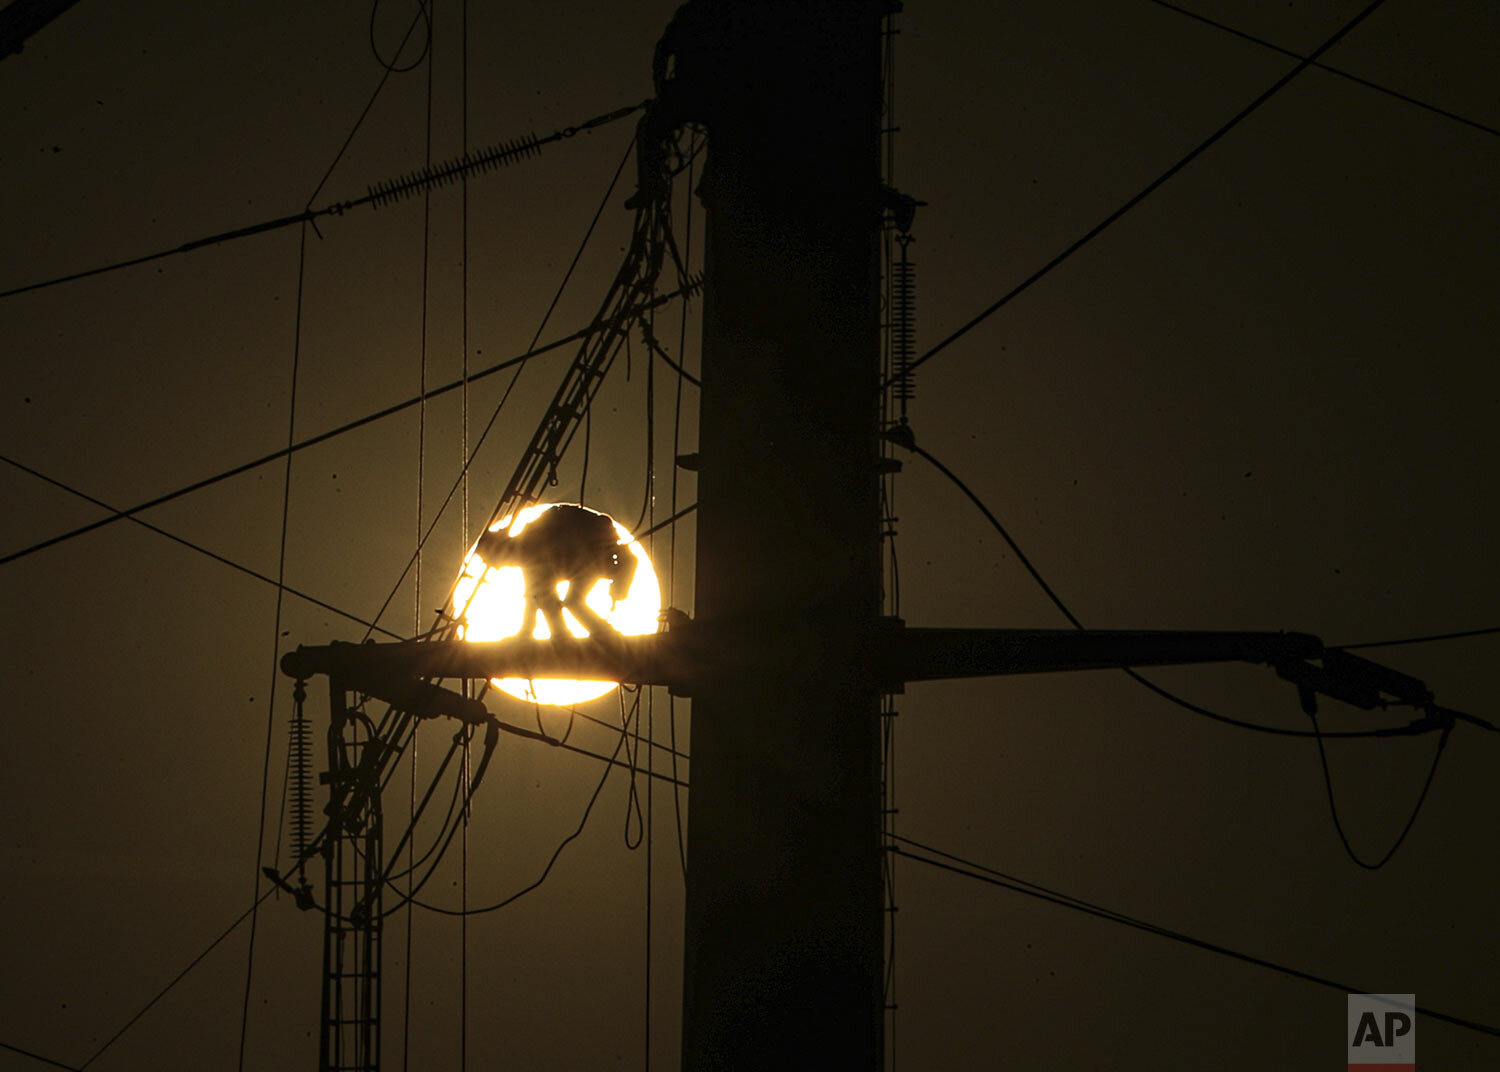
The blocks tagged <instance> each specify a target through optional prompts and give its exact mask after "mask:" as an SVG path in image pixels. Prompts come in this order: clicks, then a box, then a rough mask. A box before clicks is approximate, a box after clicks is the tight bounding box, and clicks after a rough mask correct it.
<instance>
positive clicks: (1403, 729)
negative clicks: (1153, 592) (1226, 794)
mask: <svg viewBox="0 0 1500 1072" xmlns="http://www.w3.org/2000/svg"><path fill="white" fill-rule="evenodd" d="M899 445H900V446H902V447H904V448H906V449H907V450H909V451H911V452H912V453H913V454H915V455H917V456H918V457H920V458H922V459H924V460H925V461H926V462H927V463H928V464H930V465H931V466H932V467H933V468H934V469H936V470H937V471H938V472H940V473H942V474H943V475H944V476H945V477H947V478H948V479H949V480H950V481H951V482H952V483H953V484H954V486H955V487H957V488H958V490H959V491H961V492H963V493H964V495H965V496H966V497H967V498H968V500H969V501H970V502H971V503H973V504H974V505H975V506H976V507H978V508H979V512H980V513H982V514H983V515H984V516H985V519H986V520H987V521H989V523H990V524H991V525H992V526H993V527H994V529H995V531H996V532H998V533H999V534H1000V538H1001V539H1003V540H1004V541H1005V543H1006V546H1008V547H1009V548H1010V549H1011V551H1012V552H1013V553H1014V554H1015V556H1016V558H1017V559H1019V560H1020V563H1021V565H1022V566H1024V567H1025V568H1026V572H1027V573H1029V574H1031V578H1032V580H1034V581H1036V583H1037V585H1038V586H1039V587H1040V588H1041V590H1042V591H1043V592H1044V593H1046V596H1047V598H1048V599H1049V600H1051V601H1052V605H1053V606H1054V607H1056V608H1057V609H1058V610H1059V611H1061V612H1062V616H1063V617H1064V618H1066V619H1067V620H1068V621H1069V623H1071V624H1072V626H1073V628H1075V629H1079V630H1083V629H1084V628H1085V627H1084V624H1083V622H1081V621H1080V620H1079V619H1078V616H1077V615H1075V614H1074V613H1073V612H1072V611H1071V610H1069V609H1068V605H1067V604H1066V603H1064V602H1063V601H1062V597H1061V596H1059V595H1058V594H1057V593H1056V592H1054V591H1053V590H1052V586H1051V585H1050V584H1048V583H1047V580H1046V578H1045V577H1043V576H1042V574H1041V572H1040V571H1039V570H1038V569H1037V568H1036V566H1034V565H1032V562H1031V559H1029V558H1027V557H1026V552H1024V551H1022V550H1021V545H1020V544H1018V543H1016V541H1015V539H1014V538H1012V536H1011V534H1010V533H1009V532H1008V531H1006V528H1005V526H1004V525H1002V524H1001V523H1000V519H999V518H997V517H996V516H995V515H994V513H992V512H991V510H990V508H989V507H988V506H986V505H985V504H984V500H983V499H981V498H980V497H979V496H978V495H976V494H975V493H974V491H973V490H972V489H971V488H970V487H969V486H968V485H967V484H965V483H964V482H963V481H962V480H961V479H960V478H959V476H958V474H957V473H955V472H954V471H953V470H952V469H949V468H948V467H947V466H946V465H944V464H943V463H942V462H940V461H938V459H937V458H935V457H933V456H932V455H931V454H929V453H928V452H927V451H925V450H923V449H922V448H921V447H919V446H917V444H916V441H915V440H914V439H910V438H908V439H907V440H905V441H903V442H900V443H899ZM1121 669H1122V670H1123V671H1124V673H1125V674H1126V675H1127V676H1128V677H1129V678H1130V679H1131V680H1132V681H1135V682H1136V683H1137V684H1139V685H1142V686H1144V687H1145V688H1147V689H1150V690H1151V691H1152V692H1154V693H1156V695H1158V696H1160V697H1161V698H1162V699H1164V700H1168V701H1170V702H1171V703H1174V704H1176V705H1177V706H1179V707H1181V708H1184V709H1185V710H1188V711H1192V712H1193V713H1194V714H1198V715H1202V716H1203V717H1205V718H1210V719H1213V720H1214V721H1215V722H1222V723H1224V724H1225V725H1228V726H1236V727H1238V728H1240V729H1246V730H1254V731H1255V732H1256V733H1268V734H1273V735H1275V736H1279V737H1316V738H1318V739H1319V740H1320V741H1321V740H1322V739H1324V738H1328V737H1407V736H1413V735H1416V734H1422V733H1429V732H1431V731H1432V730H1435V729H1438V728H1439V727H1440V725H1441V721H1440V720H1435V719H1419V720H1416V721H1414V722H1411V723H1408V724H1407V725H1405V726H1387V727H1383V728H1380V729H1374V730H1333V731H1329V732H1327V733H1320V732H1316V731H1313V730H1293V729H1285V728H1282V727H1280V726H1266V725H1262V724H1261V723H1258V722H1246V721H1244V720H1243V719H1238V718H1232V717H1231V716H1229V715H1222V714H1219V713H1218V712H1217V711H1210V710H1209V709H1208V708H1206V707H1201V706H1199V705H1198V704H1195V703H1193V702H1192V701H1190V700H1185V699H1183V698H1182V697H1181V696H1178V695H1177V694H1176V693H1173V692H1170V691H1168V690H1167V689H1164V688H1162V687H1161V686H1160V685H1158V684H1156V682H1154V681H1151V680H1150V679H1149V678H1146V677H1145V676H1143V675H1142V674H1140V673H1138V672H1137V671H1135V670H1133V669H1131V668H1130V667H1128V666H1127V667H1121Z"/></svg>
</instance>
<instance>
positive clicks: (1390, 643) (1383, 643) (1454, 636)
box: [1328, 625, 1500, 651]
mask: <svg viewBox="0 0 1500 1072" xmlns="http://www.w3.org/2000/svg"><path fill="white" fill-rule="evenodd" d="M1495 633H1500V625H1492V626H1490V627H1489V628H1488V629H1465V630H1464V631H1462V632H1459V633H1432V634H1429V635H1427V636H1414V637H1402V638H1401V639H1399V640H1366V641H1364V642H1363V643H1361V644H1330V645H1328V646H1329V647H1330V648H1336V649H1337V650H1339V651H1353V650H1355V649H1356V648H1394V647H1399V646H1400V645H1402V644H1430V643H1432V642H1433V641H1436V640H1461V639H1463V638H1464V637H1477V636H1493V635H1494V634H1495Z"/></svg>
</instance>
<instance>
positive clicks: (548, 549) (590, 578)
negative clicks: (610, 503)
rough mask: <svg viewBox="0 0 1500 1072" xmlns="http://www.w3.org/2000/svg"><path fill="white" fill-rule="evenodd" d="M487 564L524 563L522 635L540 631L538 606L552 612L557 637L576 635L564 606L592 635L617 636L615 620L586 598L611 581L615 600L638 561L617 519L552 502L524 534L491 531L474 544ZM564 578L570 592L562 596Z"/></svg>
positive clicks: (625, 589)
mask: <svg viewBox="0 0 1500 1072" xmlns="http://www.w3.org/2000/svg"><path fill="white" fill-rule="evenodd" d="M475 549H476V550H477V551H478V552H479V557H480V558H482V559H484V562H485V565H487V566H519V567H521V573H522V574H523V575H524V576H525V578H526V615H525V618H524V619H523V625H522V628H521V636H523V637H529V636H531V635H532V634H533V633H534V632H535V631H536V617H537V614H538V612H540V613H541V614H543V615H545V616H546V618H547V628H548V629H549V630H551V633H552V636H553V637H566V636H571V635H572V634H570V633H569V632H568V629H567V626H566V625H565V624H564V623H563V616H562V612H563V608H564V607H566V608H567V609H568V610H570V611H572V612H573V617H575V618H577V619H578V621H579V623H580V624H581V625H582V626H583V627H584V628H585V629H587V630H588V631H589V635H590V636H591V637H596V638H600V639H608V638H609V637H611V636H617V635H618V634H617V633H616V631H615V628H614V626H612V625H610V624H609V623H608V622H606V621H605V620H604V619H603V618H601V617H599V615H597V614H595V613H594V611H593V610H592V608H590V607H589V606H588V604H587V603H585V602H584V600H585V599H587V598H588V594H589V592H591V591H592V590H593V588H594V586H595V585H596V584H598V583H599V582H600V581H601V580H607V581H609V599H610V606H611V607H613V606H614V604H615V603H617V602H619V600H620V599H622V598H623V597H624V596H625V595H626V593H628V592H629V591H630V584H631V581H633V580H634V579H635V568H636V561H635V555H634V554H632V553H631V551H630V548H629V547H628V546H626V545H625V544H622V543H621V542H620V536H619V533H618V532H616V531H615V525H614V522H613V521H611V520H610V519H609V518H608V517H606V516H605V515H604V514H600V513H595V512H594V511H593V510H587V509H585V508H583V507H581V506H565V505H564V506H553V507H550V508H549V509H547V510H546V511H544V512H543V513H542V514H541V516H539V517H537V518H536V519H535V520H534V521H532V522H531V523H530V524H528V525H527V526H526V527H525V528H523V529H522V530H521V532H520V534H519V535H516V536H510V535H508V534H507V533H506V532H504V531H500V532H486V533H485V534H484V535H483V536H481V537H480V538H479V544H478V546H477V547H476V548H475ZM559 581H567V582H568V594H567V595H566V596H563V597H562V598H558V595H557V585H558V582H559Z"/></svg>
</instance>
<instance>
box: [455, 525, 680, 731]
mask: <svg viewBox="0 0 1500 1072" xmlns="http://www.w3.org/2000/svg"><path fill="white" fill-rule="evenodd" d="M564 505H571V504H563V503H541V504H538V505H536V506H530V507H527V508H526V509H524V510H522V511H520V513H519V514H517V515H515V516H514V517H513V518H512V517H504V518H501V519H500V520H499V521H497V522H495V524H493V525H491V526H490V529H489V533H488V534H486V537H485V538H482V539H481V540H479V541H477V542H476V544H475V546H474V547H472V548H470V550H469V553H468V555H466V556H465V558H464V567H463V572H462V573H461V574H460V576H459V578H458V582H457V583H456V584H455V585H454V588H453V600H452V604H451V606H452V611H453V616H454V617H455V618H456V619H457V620H458V622H459V625H458V636H459V638H460V639H463V640H472V641H489V640H505V639H507V638H509V637H514V636H519V635H520V634H521V631H522V630H523V629H524V628H525V627H526V625H527V623H528V621H530V620H531V619H532V618H533V617H534V619H535V627H534V628H533V630H532V633H531V635H532V637H534V638H535V639H537V640H546V639H548V638H549V637H551V635H552V631H551V628H550V627H549V626H548V623H547V620H546V617H545V616H544V615H543V614H541V613H538V612H537V610H538V608H536V607H535V606H532V605H530V604H529V603H528V600H527V577H526V573H525V571H524V569H523V568H522V566H521V565H514V564H505V563H502V564H499V565H494V564H491V563H489V562H487V561H486V560H485V558H484V557H483V556H482V555H481V553H480V547H481V546H483V545H484V544H485V543H486V542H487V541H488V540H490V539H491V536H490V534H495V536H502V537H508V538H509V541H513V540H516V538H517V537H519V536H520V535H521V533H522V532H523V531H524V530H525V529H526V528H527V526H529V525H531V524H533V523H534V522H536V521H537V520H538V519H539V518H541V517H542V515H544V514H545V513H546V512H547V511H549V510H551V509H553V508H554V507H558V506H564ZM572 509H574V510H586V508H580V507H573V508H572ZM587 513H588V514H591V515H594V516H596V517H597V518H599V519H602V520H601V525H602V523H603V522H604V521H607V522H608V523H609V524H610V525H611V526H613V529H614V533H615V536H616V545H617V546H618V554H619V555H622V556H623V555H627V554H628V555H630V556H632V557H633V559H634V569H633V576H629V575H630V573H631V572H632V571H631V570H630V569H629V565H630V564H629V563H625V568H624V570H623V571H622V572H623V574H624V575H626V576H629V586H628V589H627V590H626V591H625V593H624V595H623V596H621V595H619V593H618V592H616V597H617V598H616V599H615V600H614V601H613V605H611V599H610V589H611V584H610V580H609V578H608V577H607V576H603V575H600V576H598V578H597V580H595V581H594V583H593V584H592V586H591V588H590V589H589V593H588V595H587V596H586V597H585V599H584V601H583V602H584V604H585V606H586V607H587V608H588V611H592V612H593V613H594V614H596V615H598V616H599V618H601V619H603V620H604V621H605V622H607V623H608V624H609V625H610V626H612V627H613V628H614V629H615V630H616V631H617V632H619V633H620V634H622V635H624V636H641V635H644V634H648V633H654V632H656V628H657V617H658V615H659V614H660V612H661V590H660V588H659V586H658V584H657V580H656V571H655V570H654V569H652V567H651V559H650V558H649V557H648V556H647V555H646V549H645V548H644V547H642V546H641V543H640V541H639V540H636V539H634V538H633V537H632V536H631V534H630V532H628V531H627V530H626V529H625V527H624V526H622V525H621V524H620V523H619V522H618V521H615V520H614V519H613V518H610V517H609V516H608V515H607V514H603V513H600V512H599V511H592V510H590V511H587ZM580 516H581V515H580ZM509 541H508V540H504V539H501V540H500V541H499V546H502V547H503V546H505V544H507V543H508V542H509ZM532 553H535V552H532ZM492 557H498V556H494V555H492ZM568 584H569V582H568V581H566V580H562V581H558V582H557V583H556V595H557V599H558V600H560V601H565V600H566V599H567V597H568ZM555 613H559V614H560V616H561V619H562V622H563V624H564V626H565V627H566V628H567V630H568V632H570V633H571V634H572V635H573V636H575V637H579V638H582V637H587V636H588V635H589V631H588V628H587V626H586V625H585V624H584V623H583V622H580V621H579V620H578V617H577V616H576V615H574V614H573V612H572V611H571V610H570V609H569V608H568V607H566V606H564V607H562V608H561V610H560V611H556V612H555ZM580 613H582V614H583V615H584V617H588V612H587V611H582V612H580ZM491 683H492V684H493V685H494V686H495V687H496V688H498V689H500V690H502V691H503V692H505V693H507V694H509V695H511V696H514V697H515V698H516V699H518V700H524V701H526V702H527V703H539V704H550V705H560V706H569V705H572V704H579V703H584V702H585V701H588V700H594V699H598V698H599V697H600V696H604V695H607V694H608V693H609V692H610V690H612V689H614V688H615V687H616V684H617V683H616V682H613V681H570V680H559V679H552V678H546V679H537V680H534V681H533V680H530V679H528V678H492V679H491Z"/></svg>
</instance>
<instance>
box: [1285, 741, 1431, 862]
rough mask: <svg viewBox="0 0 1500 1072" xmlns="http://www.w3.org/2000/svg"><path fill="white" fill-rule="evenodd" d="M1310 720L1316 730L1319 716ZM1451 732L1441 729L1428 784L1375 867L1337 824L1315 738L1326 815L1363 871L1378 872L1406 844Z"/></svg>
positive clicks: (1325, 764) (1320, 743)
mask: <svg viewBox="0 0 1500 1072" xmlns="http://www.w3.org/2000/svg"><path fill="white" fill-rule="evenodd" d="M1310 717H1311V718H1312V723H1313V728H1314V729H1317V728H1318V716H1317V715H1316V714H1312V715H1310ZM1452 732H1453V723H1452V722H1449V723H1448V724H1447V725H1446V726H1444V727H1443V732H1442V735H1441V736H1440V737H1438V743H1437V751H1435V752H1434V753H1433V754H1432V766H1431V767H1429V768H1428V770H1427V780H1426V781H1424V782H1423V783H1422V791H1421V792H1420V793H1418V794H1417V802H1416V804H1415V805H1413V806H1412V809H1411V815H1409V816H1408V817H1407V819H1406V825H1405V826H1403V827H1402V828H1401V833H1399V834H1397V835H1396V840H1395V841H1393V842H1391V847H1390V848H1389V849H1386V850H1385V855H1384V856H1382V857H1381V858H1380V859H1378V860H1376V861H1375V862H1374V863H1371V862H1370V861H1368V860H1366V859H1364V858H1363V857H1361V856H1360V855H1359V853H1357V852H1355V851H1354V846H1353V845H1351V844H1350V843H1349V835H1348V834H1346V833H1344V824H1343V823H1342V822H1340V821H1339V809H1338V805H1337V804H1336V803H1334V799H1333V776H1332V775H1330V774H1329V773H1328V751H1327V749H1325V748H1324V747H1323V735H1322V734H1321V733H1320V734H1319V735H1318V763H1319V765H1320V766H1321V767H1322V770H1323V788H1324V790H1326V791H1327V793H1328V814H1329V815H1331V816H1333V828H1334V830H1336V831H1338V835H1339V843H1340V844H1342V845H1343V846H1344V852H1345V853H1346V854H1347V855H1348V857H1349V859H1351V860H1353V861H1354V862H1355V863H1357V864H1358V865H1359V866H1360V867H1362V868H1364V869H1365V870H1366V871H1379V870H1380V869H1381V868H1382V867H1384V866H1385V865H1386V864H1387V863H1389V862H1390V859H1391V857H1392V856H1395V855H1396V850H1397V849H1399V848H1400V847H1401V843H1402V842H1403V841H1405V840H1406V835H1407V834H1409V833H1411V828H1412V827H1413V826H1415V825H1416V823H1417V816H1418V814H1420V813H1421V811H1422V805H1423V804H1424V803H1425V802H1426V800H1427V791H1428V790H1429V789H1431V788H1432V780H1433V778H1435V777H1436V776H1437V769H1438V762H1439V761H1440V760H1441V759H1442V758H1443V749H1444V748H1445V747H1446V746H1447V744H1448V735H1449V734H1450V733H1452Z"/></svg>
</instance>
